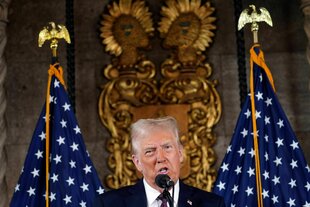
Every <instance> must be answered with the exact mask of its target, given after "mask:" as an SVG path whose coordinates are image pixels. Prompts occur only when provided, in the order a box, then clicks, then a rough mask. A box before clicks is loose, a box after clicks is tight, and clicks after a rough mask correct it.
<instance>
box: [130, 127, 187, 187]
mask: <svg viewBox="0 0 310 207" xmlns="http://www.w3.org/2000/svg"><path fill="white" fill-rule="evenodd" d="M137 148H138V149H136V154H134V155H132V160H133V162H134V164H135V166H136V167H137V169H138V170H139V171H140V172H141V173H142V174H143V177H144V179H145V180H146V181H147V183H148V184H149V185H150V186H152V187H153V188H155V189H158V190H160V188H159V187H158V186H157V185H156V184H155V177H156V176H157V175H158V174H167V175H169V177H170V178H171V179H172V180H173V181H174V182H176V181H177V180H178V179H179V176H180V168H181V162H182V161H183V154H182V148H181V146H179V144H178V143H177V141H176V138H175V137H174V136H173V134H172V133H171V132H170V131H164V130H162V129H157V130H156V129H155V130H153V131H152V132H150V133H149V135H148V136H147V137H145V138H142V139H141V140H139V143H138V145H137Z"/></svg>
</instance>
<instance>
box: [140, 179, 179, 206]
mask: <svg viewBox="0 0 310 207" xmlns="http://www.w3.org/2000/svg"><path fill="white" fill-rule="evenodd" d="M143 184H144V188H145V192H146V200H147V206H148V207H159V206H160V204H161V201H160V200H157V197H158V196H159V195H160V192H159V191H157V190H156V189H154V188H152V187H151V186H150V185H149V184H148V183H147V182H146V180H145V179H143ZM179 192H180V183H179V180H178V181H177V182H176V184H175V185H174V198H173V199H174V201H173V205H174V207H176V206H177V204H178V199H179ZM169 193H170V195H172V188H171V189H170V190H169ZM168 206H169V203H168ZM169 207H170V206H169Z"/></svg>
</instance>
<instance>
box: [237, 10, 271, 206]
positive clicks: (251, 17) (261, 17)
mask: <svg viewBox="0 0 310 207" xmlns="http://www.w3.org/2000/svg"><path fill="white" fill-rule="evenodd" d="M249 7H250V8H251V10H250V9H245V10H243V11H242V12H241V14H240V17H239V20H238V30H240V29H242V28H243V27H244V25H245V24H247V23H251V31H252V32H253V42H254V45H255V44H258V29H259V27H258V22H262V21H264V22H266V23H267V24H269V25H270V26H272V20H271V17H270V14H269V12H268V10H267V9H265V8H263V7H261V8H259V11H260V13H257V11H256V7H255V6H254V5H250V6H249ZM250 12H251V13H250ZM253 47H254V46H253ZM252 59H253V57H252V55H251V61H250V67H251V71H250V93H251V114H252V123H253V141H254V152H255V176H256V192H257V204H258V207H263V196H262V181H261V172H260V158H259V146H258V134H257V123H256V109H255V99H254V72H253V60H252Z"/></svg>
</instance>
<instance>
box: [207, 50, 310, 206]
mask: <svg viewBox="0 0 310 207" xmlns="http://www.w3.org/2000/svg"><path fill="white" fill-rule="evenodd" d="M250 65H251V69H252V71H253V75H252V77H253V79H252V80H253V91H254V92H253V93H252V94H253V96H252V97H253V98H254V99H252V100H254V103H255V105H254V107H253V108H254V109H255V112H254V111H253V113H252V106H253V105H252V104H251V93H250V95H249V96H248V97H247V99H246V101H245V103H244V106H243V108H242V111H241V113H240V115H239V118H238V121H237V125H236V128H235V130H234V134H233V136H232V140H231V143H230V145H229V146H228V148H227V151H226V155H225V157H224V160H223V162H222V164H221V167H220V169H219V172H218V177H217V180H216V182H215V183H214V187H213V192H214V193H216V194H218V195H221V196H223V197H224V199H225V203H226V206H227V207H260V206H264V207H277V206H279V207H283V206H288V207H293V206H294V207H302V206H304V207H310V168H309V166H308V165H307V162H306V160H305V157H304V155H303V152H302V149H301V147H300V145H299V143H298V140H297V138H296V136H295V134H294V132H293V130H292V128H291V126H290V123H289V121H288V119H287V118H286V115H285V113H284V111H283V109H282V107H281V105H280V103H279V101H278V98H277V96H276V94H275V90H274V86H273V81H272V76H271V73H270V71H269V69H268V67H267V66H266V64H265V62H264V57H263V52H262V51H260V48H259V46H258V45H255V46H253V47H252V49H251V63H250ZM252 114H254V115H253V117H254V120H256V121H254V122H255V124H253V123H254V122H253V121H252V118H253V117H252ZM254 125H256V130H253V128H254V129H255V126H254ZM253 131H255V133H253ZM255 137H257V139H256V140H257V142H256V143H257V145H255V139H254V138H255ZM255 147H256V149H257V150H255ZM256 154H258V155H259V156H255V155H256ZM256 157H259V159H256ZM255 162H257V165H256V164H255ZM258 169H259V172H260V173H257V171H258ZM258 174H259V175H258ZM259 181H260V182H259ZM258 185H259V186H258ZM258 187H259V188H258ZM257 189H258V190H257ZM257 192H258V193H257ZM259 198H260V199H259Z"/></svg>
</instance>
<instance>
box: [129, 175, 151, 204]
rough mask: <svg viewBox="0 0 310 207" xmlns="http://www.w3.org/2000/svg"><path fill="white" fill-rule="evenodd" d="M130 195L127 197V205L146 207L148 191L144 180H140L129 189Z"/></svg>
mask: <svg viewBox="0 0 310 207" xmlns="http://www.w3.org/2000/svg"><path fill="white" fill-rule="evenodd" d="M129 193H130V195H129V196H128V197H126V198H125V202H126V206H127V207H137V206H141V207H146V206H147V201H146V193H145V189H144V185H143V181H142V180H139V181H138V182H137V183H136V184H135V185H133V186H132V188H130V189H129Z"/></svg>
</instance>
